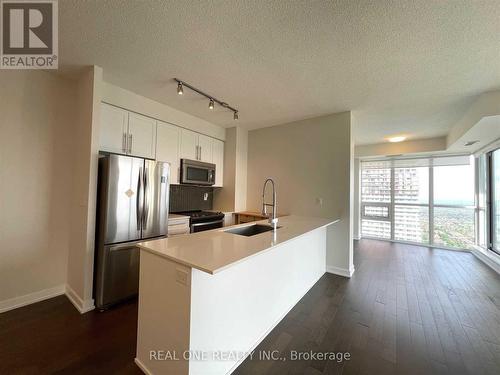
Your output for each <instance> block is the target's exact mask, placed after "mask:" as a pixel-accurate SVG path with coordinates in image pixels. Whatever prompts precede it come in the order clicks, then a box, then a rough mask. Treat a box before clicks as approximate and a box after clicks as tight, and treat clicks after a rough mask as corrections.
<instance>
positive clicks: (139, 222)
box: [135, 167, 144, 230]
mask: <svg viewBox="0 0 500 375" xmlns="http://www.w3.org/2000/svg"><path fill="white" fill-rule="evenodd" d="M142 180H143V167H140V168H139V178H138V179H137V198H136V200H135V208H136V219H137V228H138V229H139V230H141V229H142V211H143V208H144V207H143V204H142V202H141V201H142V199H141V192H142V189H143V186H142Z"/></svg>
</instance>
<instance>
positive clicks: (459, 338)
mask: <svg viewBox="0 0 500 375" xmlns="http://www.w3.org/2000/svg"><path fill="white" fill-rule="evenodd" d="M354 255H355V257H354V260H355V266H356V272H355V273H354V275H353V277H352V278H351V279H350V280H348V279H345V278H343V277H340V276H335V275H331V274H325V275H324V276H323V277H322V278H321V279H320V280H319V282H318V283H317V284H316V285H315V286H314V287H313V288H312V289H311V290H310V291H309V293H308V294H306V296H304V298H302V300H301V301H300V302H299V303H298V304H297V305H296V306H295V307H294V308H293V309H292V310H291V311H290V313H289V314H288V315H287V316H286V317H285V318H284V319H283V320H282V321H281V322H280V323H279V324H278V326H277V327H276V328H275V329H274V330H273V331H272V332H271V333H270V334H269V335H268V336H267V337H266V338H265V339H264V341H263V342H262V343H261V344H260V345H259V346H258V347H257V349H256V352H255V354H254V357H253V359H252V360H250V359H247V360H246V361H245V362H244V363H243V364H242V365H241V366H240V367H238V368H237V369H236V371H235V372H234V374H240V375H245V374H258V375H265V374H272V375H277V374H308V375H315V374H340V373H342V374H380V375H385V374H498V373H500V277H499V276H498V275H497V274H496V273H495V272H493V271H492V270H491V269H489V268H488V267H487V266H485V265H484V264H483V263H481V262H480V261H479V260H477V259H476V258H475V257H474V256H473V255H471V254H469V253H461V252H454V251H447V250H436V249H434V250H433V249H428V248H425V247H418V246H411V245H402V244H392V243H389V242H381V241H370V240H362V241H360V242H357V243H356V245H355V254H354ZM136 319H137V304H136V303H129V304H126V305H122V306H120V307H118V308H116V309H113V310H110V311H107V312H104V313H99V312H90V313H88V314H84V315H80V314H79V313H78V312H77V311H76V310H75V309H74V307H73V306H72V305H71V303H70V302H69V301H68V300H67V299H66V297H57V298H53V299H51V300H48V301H44V302H40V303H37V304H34V305H31V306H27V307H23V308H20V309H17V310H13V311H10V312H7V313H4V314H1V315H0V374H49V373H50V374H53V373H57V374H141V372H140V370H139V369H138V368H137V367H136V366H135V364H134V362H133V358H134V354H135V341H136ZM242 324H244V322H242ZM259 351H262V353H264V351H278V352H279V353H280V357H283V358H286V360H284V361H282V360H279V361H270V360H259V359H258V353H259ZM291 351H297V352H306V353H307V352H310V351H312V352H348V353H349V354H350V360H348V361H342V362H340V363H339V362H336V361H333V360H330V361H326V360H310V359H308V360H300V361H292V360H290V358H291V357H290V355H291Z"/></svg>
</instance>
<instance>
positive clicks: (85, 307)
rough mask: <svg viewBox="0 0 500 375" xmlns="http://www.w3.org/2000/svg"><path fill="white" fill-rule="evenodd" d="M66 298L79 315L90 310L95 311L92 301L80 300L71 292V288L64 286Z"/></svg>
mask: <svg viewBox="0 0 500 375" xmlns="http://www.w3.org/2000/svg"><path fill="white" fill-rule="evenodd" d="M66 296H67V297H68V299H69V300H70V301H71V303H72V304H73V306H75V307H76V309H77V310H78V311H79V312H80V314H85V313H86V312H89V311H91V310H94V309H95V305H94V300H93V299H89V300H85V301H84V300H82V299H81V298H80V296H79V295H78V294H77V293H76V292H75V291H74V290H73V288H72V287H70V286H69V285H67V284H66Z"/></svg>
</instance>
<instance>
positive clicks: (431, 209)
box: [359, 150, 500, 254]
mask: <svg viewBox="0 0 500 375" xmlns="http://www.w3.org/2000/svg"><path fill="white" fill-rule="evenodd" d="M493 151H495V150H493ZM493 151H491V152H493ZM462 156H470V155H462ZM437 158H438V159H439V158H442V157H437ZM429 159H430V164H429V166H428V167H427V168H428V174H429V178H428V183H429V190H428V191H429V197H428V203H407V202H404V203H403V202H402V203H396V202H395V189H394V186H395V185H394V182H395V173H394V171H395V169H396V168H401V167H398V166H394V165H393V164H392V163H391V164H390V165H389V166H387V167H386V168H389V169H390V176H391V177H390V189H391V194H390V196H391V199H390V202H364V201H363V200H362V199H363V198H362V194H361V192H362V191H363V190H362V189H363V178H360V211H361V212H360V222H359V225H360V235H361V237H362V238H369V239H378V240H385V241H391V242H400V243H408V244H414V245H424V246H431V247H437V248H442V249H450V250H463V249H461V248H455V247H448V246H446V245H442V244H439V243H436V242H435V241H434V208H457V209H470V210H472V211H473V215H474V244H476V245H477V241H478V237H477V231H478V221H477V218H478V210H479V208H478V203H477V189H476V183H477V182H476V180H477V174H478V171H477V165H476V163H475V162H474V163H472V165H471V166H472V168H474V204H472V205H450V204H434V168H435V167H438V166H439V165H438V166H435V165H434V164H433V160H434V159H435V158H432V157H431V158H429ZM394 160H396V159H394ZM366 161H368V162H370V161H371V160H366ZM362 163H363V161H361V165H360V169H359V172H360V174H361V173H363V166H362ZM416 167H418V166H416ZM488 190H491V189H488ZM367 205H368V206H384V207H385V206H388V207H389V215H388V218H385V217H380V216H367V215H364V207H365V206H367ZM395 206H407V207H427V208H428V212H429V228H428V229H429V239H428V241H426V242H414V241H405V240H397V239H395V235H394V234H395V233H394V232H395V227H396V223H395ZM489 211H490V213H491V210H489ZM487 217H488V215H487ZM363 219H364V220H374V221H388V222H390V223H391V235H390V239H387V238H381V237H372V236H366V235H363V228H362V220H363ZM489 221H491V220H489ZM488 232H491V230H489V231H488ZM488 243H490V240H489V238H488ZM466 249H468V248H466ZM493 251H494V250H493ZM495 253H497V252H495ZM497 254H500V253H497Z"/></svg>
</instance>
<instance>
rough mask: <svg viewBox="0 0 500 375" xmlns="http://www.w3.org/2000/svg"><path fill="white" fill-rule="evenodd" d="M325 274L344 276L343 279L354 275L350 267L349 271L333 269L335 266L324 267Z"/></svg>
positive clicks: (338, 268)
mask: <svg viewBox="0 0 500 375" xmlns="http://www.w3.org/2000/svg"><path fill="white" fill-rule="evenodd" d="M326 272H328V273H333V274H334V275H339V276H344V277H349V278H350V277H351V276H352V274H353V273H354V267H352V268H351V269H350V270H349V269H347V268H340V267H335V266H326Z"/></svg>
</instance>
